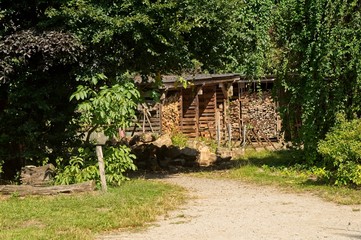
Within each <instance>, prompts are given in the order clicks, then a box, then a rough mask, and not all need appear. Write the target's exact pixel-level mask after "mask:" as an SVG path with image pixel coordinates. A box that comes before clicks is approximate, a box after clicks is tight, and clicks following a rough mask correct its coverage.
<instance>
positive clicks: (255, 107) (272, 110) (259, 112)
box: [241, 91, 280, 139]
mask: <svg viewBox="0 0 361 240" xmlns="http://www.w3.org/2000/svg"><path fill="white" fill-rule="evenodd" d="M241 104H242V122H243V123H244V124H246V125H247V126H250V127H253V128H254V129H255V130H256V131H258V132H261V135H262V136H260V137H261V138H264V137H267V138H269V139H272V138H277V137H278V134H279V131H280V129H278V124H277V122H278V119H279V116H278V113H277V106H276V103H275V102H274V101H273V99H272V94H271V92H270V91H267V92H262V93H257V92H253V93H244V94H243V95H242V96H241Z"/></svg>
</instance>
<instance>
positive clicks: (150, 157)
mask: <svg viewBox="0 0 361 240" xmlns="http://www.w3.org/2000/svg"><path fill="white" fill-rule="evenodd" d="M135 138H136V139H138V141H136V140H134V139H135ZM141 139H143V140H144V139H148V140H149V141H141ZM150 140H151V138H150V137H133V139H131V140H130V141H129V145H130V147H131V149H132V153H133V154H134V155H136V157H137V159H136V160H135V161H134V163H135V165H137V167H138V168H140V169H148V170H154V171H156V170H173V169H175V170H176V169H180V168H186V167H190V168H193V167H201V166H210V165H212V164H214V163H216V161H219V160H220V158H219V157H218V156H217V155H216V154H215V153H213V152H212V151H211V150H210V148H209V147H208V146H207V145H205V144H204V143H202V142H199V141H190V142H189V143H188V146H187V147H184V148H179V147H177V146H173V145H172V140H171V138H170V137H169V135H162V136H161V137H159V138H158V139H156V140H154V139H152V140H151V141H150Z"/></svg>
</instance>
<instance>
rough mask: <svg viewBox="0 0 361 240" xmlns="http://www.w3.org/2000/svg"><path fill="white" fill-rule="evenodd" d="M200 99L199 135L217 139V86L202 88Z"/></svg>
mask: <svg viewBox="0 0 361 240" xmlns="http://www.w3.org/2000/svg"><path fill="white" fill-rule="evenodd" d="M201 93H202V94H200V95H198V99H199V135H200V136H202V137H208V138H213V139H215V137H216V122H215V119H216V86H205V87H203V88H202V92H201Z"/></svg>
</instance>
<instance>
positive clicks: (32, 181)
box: [20, 164, 55, 186]
mask: <svg viewBox="0 0 361 240" xmlns="http://www.w3.org/2000/svg"><path fill="white" fill-rule="evenodd" d="M54 175H55V167H54V165H53V164H46V165H44V166H40V167H36V166H25V167H23V168H21V174H20V180H21V183H22V184H25V185H32V186H44V185H47V184H48V183H49V182H50V181H51V180H52V179H53V176H54Z"/></svg>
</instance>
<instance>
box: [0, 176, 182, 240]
mask: <svg viewBox="0 0 361 240" xmlns="http://www.w3.org/2000/svg"><path fill="white" fill-rule="evenodd" d="M184 196H185V194H184V190H183V189H181V188H179V187H175V186H172V185H168V184H164V183H158V182H152V181H145V180H133V181H129V182H126V183H124V185H123V186H121V187H119V188H112V189H110V190H109V192H108V193H106V194H101V193H92V194H80V195H71V196H65V195H61V196H52V197H25V198H20V197H17V196H12V197H9V198H7V199H0V239H2V240H6V239H9V240H10V239H11V240H16V239H19V240H20V239H21V240H26V239H37V240H38V239H94V237H95V235H96V234H99V233H102V232H106V231H112V230H119V229H122V228H137V227H141V226H144V225H145V223H148V222H151V221H154V220H155V218H156V216H158V215H161V214H164V213H166V211H168V210H171V209H174V208H175V207H176V206H177V205H179V204H180V203H181V202H182V201H183V200H184V199H185V197H184Z"/></svg>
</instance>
